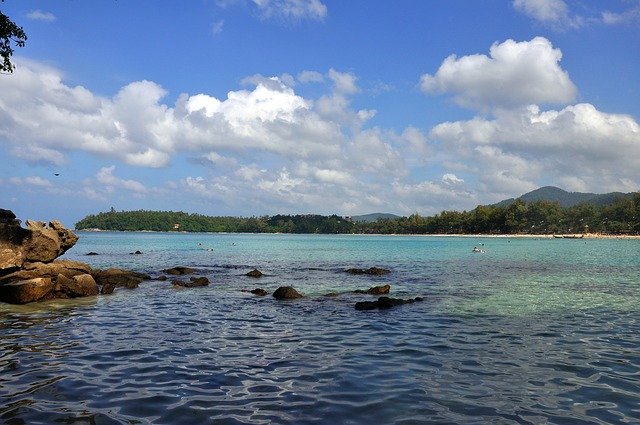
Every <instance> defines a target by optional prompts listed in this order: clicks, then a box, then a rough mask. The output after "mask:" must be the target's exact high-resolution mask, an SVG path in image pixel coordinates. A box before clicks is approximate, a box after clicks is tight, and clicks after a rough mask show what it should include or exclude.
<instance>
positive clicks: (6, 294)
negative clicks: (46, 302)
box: [0, 277, 54, 304]
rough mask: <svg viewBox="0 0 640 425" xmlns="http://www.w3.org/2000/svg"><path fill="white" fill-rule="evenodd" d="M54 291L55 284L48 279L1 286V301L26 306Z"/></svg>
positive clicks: (40, 278) (42, 278)
mask: <svg viewBox="0 0 640 425" xmlns="http://www.w3.org/2000/svg"><path fill="white" fill-rule="evenodd" d="M53 290H54V284H53V282H52V281H51V278H48V277H39V278H35V279H29V280H23V281H19V282H11V283H5V284H0V301H3V302H5V303H10V304H26V303H30V302H34V301H39V300H41V299H43V298H45V297H46V296H47V295H48V294H49V293H50V292H52V291H53Z"/></svg>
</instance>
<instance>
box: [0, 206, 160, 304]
mask: <svg viewBox="0 0 640 425" xmlns="http://www.w3.org/2000/svg"><path fill="white" fill-rule="evenodd" d="M77 240H78V237H77V236H76V235H75V234H74V233H73V232H72V231H71V230H69V229H66V228H65V227H64V226H63V225H62V224H61V223H60V222H59V221H52V222H50V223H49V224H48V225H45V224H44V223H42V222H39V221H31V220H27V222H26V228H23V227H21V225H20V220H17V219H16V216H15V214H14V213H13V212H12V211H9V210H4V209H0V302H7V303H12V304H26V303H30V302H33V301H44V300H50V299H55V298H76V297H86V296H91V295H97V294H98V293H111V292H113V288H115V287H116V286H125V287H134V286H137V284H138V283H140V282H141V281H142V280H144V279H148V278H149V276H146V275H141V274H139V273H134V272H128V271H125V270H118V269H109V270H106V271H102V270H93V269H92V268H91V267H89V265H87V264H84V263H80V262H78V261H70V260H57V258H58V257H59V256H61V255H62V254H64V253H65V252H66V251H67V250H68V249H69V248H71V247H72V246H73V245H74V244H75V243H76V242H77Z"/></svg>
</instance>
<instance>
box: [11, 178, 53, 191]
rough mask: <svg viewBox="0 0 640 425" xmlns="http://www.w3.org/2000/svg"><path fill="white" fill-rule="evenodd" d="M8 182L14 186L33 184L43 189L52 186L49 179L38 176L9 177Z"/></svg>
mask: <svg viewBox="0 0 640 425" xmlns="http://www.w3.org/2000/svg"><path fill="white" fill-rule="evenodd" d="M9 183H11V184H12V185H16V186H34V187H38V188H43V189H49V188H51V187H53V184H52V183H51V181H49V180H47V179H44V178H42V177H40V176H27V177H22V178H21V177H11V178H10V179H9Z"/></svg>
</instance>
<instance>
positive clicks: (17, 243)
mask: <svg viewBox="0 0 640 425" xmlns="http://www.w3.org/2000/svg"><path fill="white" fill-rule="evenodd" d="M26 227H27V228H26V229H24V228H22V227H21V226H20V221H19V220H17V219H16V216H15V214H13V212H11V211H9V210H0V275H2V274H6V273H9V272H12V271H15V270H17V269H19V268H20V267H22V265H23V264H24V263H25V262H42V263H48V262H51V261H53V260H55V259H56V258H58V257H59V256H61V255H62V254H64V253H65V252H66V251H67V250H68V249H69V248H71V247H72V246H73V245H74V244H75V243H76V242H77V240H78V237H77V236H76V235H75V234H73V232H71V231H70V230H68V229H66V228H65V227H64V226H63V225H62V224H61V223H60V222H59V221H57V220H54V221H52V222H50V223H49V225H48V226H45V224H44V223H42V222H40V221H31V220H27V223H26Z"/></svg>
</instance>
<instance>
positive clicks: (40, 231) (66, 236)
mask: <svg viewBox="0 0 640 425" xmlns="http://www.w3.org/2000/svg"><path fill="white" fill-rule="evenodd" d="M26 225H27V230H28V231H30V232H31V235H30V237H28V238H26V239H25V241H24V243H23V245H22V249H23V252H24V258H25V261H40V262H43V263H48V262H50V261H53V260H55V259H56V258H58V257H59V256H61V255H62V254H64V253H65V252H67V250H69V248H71V247H72V246H73V245H75V243H76V242H77V241H78V237H77V236H76V235H75V234H73V232H71V230H69V229H66V228H65V227H64V226H63V225H62V224H61V223H60V222H59V221H57V220H54V221H52V222H50V223H49V226H48V227H47V226H45V224H44V223H43V222H41V221H31V220H27V222H26Z"/></svg>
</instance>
